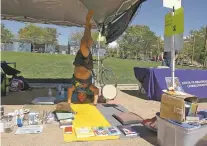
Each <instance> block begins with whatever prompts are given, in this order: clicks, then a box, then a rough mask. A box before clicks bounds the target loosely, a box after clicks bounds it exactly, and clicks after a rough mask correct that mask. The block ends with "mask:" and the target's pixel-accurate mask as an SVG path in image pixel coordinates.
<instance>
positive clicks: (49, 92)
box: [48, 89, 52, 97]
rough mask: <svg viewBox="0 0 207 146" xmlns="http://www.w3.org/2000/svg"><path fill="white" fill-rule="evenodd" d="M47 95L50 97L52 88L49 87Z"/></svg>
mask: <svg viewBox="0 0 207 146" xmlns="http://www.w3.org/2000/svg"><path fill="white" fill-rule="evenodd" d="M48 96H49V97H52V90H51V89H49V91H48Z"/></svg>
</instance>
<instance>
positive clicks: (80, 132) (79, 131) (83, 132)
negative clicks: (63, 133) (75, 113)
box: [75, 127, 94, 138]
mask: <svg viewBox="0 0 207 146" xmlns="http://www.w3.org/2000/svg"><path fill="white" fill-rule="evenodd" d="M75 133H76V136H77V138H83V137H91V136H94V133H93V131H92V128H90V127H76V128H75Z"/></svg>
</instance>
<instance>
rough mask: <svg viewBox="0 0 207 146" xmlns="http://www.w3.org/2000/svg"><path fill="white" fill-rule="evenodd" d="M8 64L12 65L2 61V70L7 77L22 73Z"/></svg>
mask: <svg viewBox="0 0 207 146" xmlns="http://www.w3.org/2000/svg"><path fill="white" fill-rule="evenodd" d="M8 64H10V63H7V62H6V61H1V68H2V70H3V71H4V73H5V74H6V75H9V76H16V75H17V74H20V73H21V71H19V70H16V69H15V68H13V67H11V66H9V65H8Z"/></svg>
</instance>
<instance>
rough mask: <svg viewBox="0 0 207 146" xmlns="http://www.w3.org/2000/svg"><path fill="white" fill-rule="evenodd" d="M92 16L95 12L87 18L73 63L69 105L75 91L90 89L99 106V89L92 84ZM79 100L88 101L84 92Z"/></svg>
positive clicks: (95, 102)
mask: <svg viewBox="0 0 207 146" xmlns="http://www.w3.org/2000/svg"><path fill="white" fill-rule="evenodd" d="M92 15H93V11H89V12H88V14H87V16H86V25H85V32H84V35H83V37H82V39H81V44H80V49H79V51H78V52H77V55H76V57H75V61H74V62H73V65H74V66H75V69H74V74H73V79H72V87H71V88H68V103H71V98H72V94H73V91H75V90H87V89H89V90H90V91H92V92H93V94H94V98H93V104H94V105H96V104H97V100H98V95H99V89H98V88H97V87H95V86H94V85H93V84H92V69H93V56H92V53H91V50H90V47H91V46H92V43H93V40H92V38H91V23H90V20H91V17H92ZM78 99H79V101H80V102H84V101H85V100H86V96H85V94H84V92H80V93H79V95H78Z"/></svg>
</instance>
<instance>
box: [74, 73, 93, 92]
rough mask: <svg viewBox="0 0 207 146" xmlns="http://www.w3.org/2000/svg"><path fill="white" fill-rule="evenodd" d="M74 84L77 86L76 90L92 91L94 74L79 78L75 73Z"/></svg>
mask: <svg viewBox="0 0 207 146" xmlns="http://www.w3.org/2000/svg"><path fill="white" fill-rule="evenodd" d="M72 84H73V86H75V91H76V92H90V90H89V87H90V85H92V76H90V77H89V78H88V79H86V80H83V79H78V78H76V77H75V76H74V75H73V78H72Z"/></svg>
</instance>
